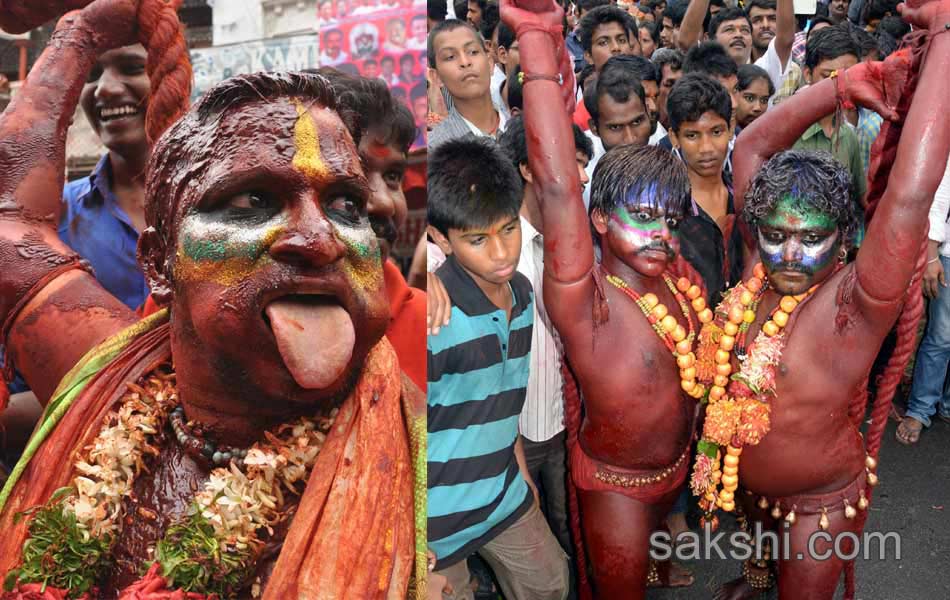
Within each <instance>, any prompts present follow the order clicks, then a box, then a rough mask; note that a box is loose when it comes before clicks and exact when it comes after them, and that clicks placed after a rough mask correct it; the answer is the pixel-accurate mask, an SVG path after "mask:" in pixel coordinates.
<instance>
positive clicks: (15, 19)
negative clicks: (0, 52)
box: [0, 0, 92, 33]
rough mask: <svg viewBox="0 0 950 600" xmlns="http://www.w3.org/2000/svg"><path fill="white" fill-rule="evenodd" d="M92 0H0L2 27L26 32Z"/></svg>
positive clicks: (14, 31)
mask: <svg viewBox="0 0 950 600" xmlns="http://www.w3.org/2000/svg"><path fill="white" fill-rule="evenodd" d="M90 2H92V0H46V1H45V2H36V1H31V0H3V1H2V2H0V29H3V30H4V31H5V32H7V33H26V32H27V31H29V30H31V29H33V28H35V27H39V26H40V25H42V24H43V23H46V22H47V21H50V20H51V19H55V18H56V17H59V16H61V15H63V14H65V13H67V12H69V11H71V10H76V9H79V8H82V7H84V6H86V5H87V4H89V3H90Z"/></svg>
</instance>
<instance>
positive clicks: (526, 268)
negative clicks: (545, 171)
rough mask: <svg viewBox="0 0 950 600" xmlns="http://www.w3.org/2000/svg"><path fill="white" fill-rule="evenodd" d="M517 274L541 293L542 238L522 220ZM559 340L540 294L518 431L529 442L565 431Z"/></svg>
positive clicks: (535, 309) (535, 300) (538, 440)
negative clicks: (522, 275)
mask: <svg viewBox="0 0 950 600" xmlns="http://www.w3.org/2000/svg"><path fill="white" fill-rule="evenodd" d="M518 272H519V273H523V274H524V276H525V277H527V278H528V281H530V282H531V286H532V287H534V289H536V290H540V289H541V285H542V283H543V277H544V236H542V235H541V233H540V232H539V231H538V230H537V229H535V228H534V227H533V226H532V225H531V223H529V222H528V220H527V219H525V218H524V217H521V260H519V261H518ZM562 352H563V350H562V348H561V340H560V338H559V337H558V334H557V330H556V329H554V325H553V324H552V323H551V319H550V317H548V313H547V312H546V311H545V310H544V296H543V294H540V293H539V294H536V296H535V299H534V332H533V333H532V334H531V374H530V375H529V376H528V389H527V393H526V395H525V402H524V409H523V410H522V411H521V419H520V420H519V422H518V429H519V430H520V431H521V436H522V437H524V438H525V439H527V440H530V441H532V442H546V441H548V440H549V439H551V438H553V437H554V436H556V435H557V434H559V433H561V432H562V431H564V395H563V387H564V378H563V377H562V376H561V355H562Z"/></svg>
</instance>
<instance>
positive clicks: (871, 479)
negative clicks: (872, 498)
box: [868, 473, 880, 487]
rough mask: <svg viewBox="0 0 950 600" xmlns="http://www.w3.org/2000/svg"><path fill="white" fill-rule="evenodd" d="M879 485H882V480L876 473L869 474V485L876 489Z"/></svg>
mask: <svg viewBox="0 0 950 600" xmlns="http://www.w3.org/2000/svg"><path fill="white" fill-rule="evenodd" d="M878 483H880V480H879V479H878V477H877V475H876V474H874V473H868V485H869V486H871V487H874V486H876V485H877V484H878Z"/></svg>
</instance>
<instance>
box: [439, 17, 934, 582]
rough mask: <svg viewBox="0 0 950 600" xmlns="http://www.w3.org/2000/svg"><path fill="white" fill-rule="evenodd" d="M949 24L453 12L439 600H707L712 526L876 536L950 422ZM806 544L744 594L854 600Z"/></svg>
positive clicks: (442, 62)
mask: <svg viewBox="0 0 950 600" xmlns="http://www.w3.org/2000/svg"><path fill="white" fill-rule="evenodd" d="M938 5H939V6H940V7H942V6H944V5H943V4H941V3H939V2H935V3H931V4H927V3H925V7H927V6H929V8H925V9H920V8H908V7H906V6H902V7H901V8H900V9H899V8H898V2H897V1H896V0H865V1H862V0H851V1H850V2H849V1H848V0H830V1H829V2H821V1H819V2H818V3H817V4H815V5H814V6H815V8H814V9H813V12H812V13H811V14H800V13H797V12H796V6H797V5H796V4H795V3H793V2H792V0H749V1H747V2H745V3H742V2H740V3H739V5H736V4H735V3H734V2H732V1H730V0H679V1H674V0H641V1H640V2H639V3H636V2H629V3H628V2H623V1H619V2H614V1H613V0H578V1H572V0H555V1H552V2H543V1H531V0H527V1H526V0H504V1H502V2H500V5H499V4H496V3H494V2H493V1H491V0H467V1H466V0H459V1H456V2H454V4H453V3H449V2H446V1H445V0H430V1H429V8H428V10H429V13H428V16H429V35H428V47H427V54H428V65H429V118H428V127H429V138H428V141H429V162H428V173H429V175H428V235H429V249H428V266H429V276H428V293H429V316H428V319H429V323H428V326H429V336H428V342H427V344H428V372H427V378H428V394H427V398H428V431H429V436H428V488H429V496H428V498H429V506H428V515H429V516H428V549H429V556H430V569H431V570H432V571H433V574H432V575H431V576H430V591H431V590H432V589H433V588H436V587H438V588H441V589H442V592H443V596H442V597H443V598H453V599H465V598H473V597H474V598H479V597H493V596H482V595H481V594H484V593H486V590H492V589H493V586H494V583H493V581H497V584H498V586H500V591H501V593H502V594H503V596H504V597H505V598H509V599H514V598H517V599H522V598H530V599H562V598H568V597H569V598H574V597H581V598H590V597H591V594H593V597H595V598H605V599H606V598H642V597H644V594H645V590H646V589H647V588H648V587H678V586H689V585H691V584H692V582H693V577H692V575H691V574H690V573H689V572H688V570H686V569H685V568H684V567H683V566H682V565H679V564H677V563H676V562H671V561H668V560H665V561H664V560H654V559H653V558H652V557H651V555H650V553H649V549H650V548H649V546H650V543H649V542H650V536H651V535H652V534H654V533H656V532H657V531H668V532H669V533H670V534H671V537H672V538H673V539H674V540H675V538H676V536H677V535H678V534H681V533H683V532H684V531H686V530H687V529H688V528H690V526H692V527H694V528H695V527H697V525H698V524H697V523H696V522H695V521H693V520H692V519H690V521H687V519H686V515H687V514H689V513H695V514H696V515H697V516H699V517H700V522H699V525H704V526H707V527H712V528H715V527H716V526H717V525H718V521H719V514H721V513H723V512H724V513H733V514H736V515H737V517H738V522H739V524H740V525H741V526H742V527H743V528H749V529H751V528H752V526H753V525H754V524H756V523H761V524H762V526H763V527H765V528H766V529H773V530H776V531H778V530H780V526H784V527H785V528H786V529H790V530H791V538H790V539H789V540H787V541H784V542H783V544H787V545H788V546H789V547H788V548H785V550H786V551H787V550H789V549H790V550H791V551H792V552H791V554H792V555H793V556H794V554H795V550H798V549H804V545H805V541H806V539H807V537H808V536H809V535H810V534H812V533H814V532H816V531H825V532H830V533H831V534H833V535H838V534H842V533H847V532H851V533H854V532H857V533H860V531H861V530H862V528H863V527H864V523H865V519H866V515H867V510H868V505H869V503H870V502H871V499H872V490H873V488H874V486H876V485H877V483H878V477H877V474H876V469H877V461H878V451H879V449H880V444H881V438H882V436H883V434H884V427H885V424H886V421H887V418H888V416H889V415H890V416H892V417H895V418H896V419H898V420H900V421H901V422H900V425H899V427H898V428H897V434H896V435H897V439H898V441H900V442H902V443H904V444H913V443H915V442H916V441H917V440H918V438H919V436H920V433H921V430H922V428H923V427H926V426H929V425H930V423H931V419H934V418H937V417H939V418H941V419H943V420H948V417H950V402H948V395H947V392H946V387H945V385H944V383H945V379H946V374H947V367H948V362H950V340H948V331H950V328H948V327H947V323H948V319H950V311H948V309H947V306H948V304H947V303H948V302H950V292H948V291H947V289H946V288H947V283H946V279H945V275H944V273H945V269H946V268H947V267H948V266H950V263H948V262H947V261H948V260H950V249H945V248H946V247H947V245H946V244H945V241H946V239H947V235H948V234H947V231H948V230H947V227H948V224H950V215H948V204H947V203H948V201H950V170H946V172H945V165H946V164H947V157H948V154H950V136H948V135H947V132H946V131H943V130H940V129H939V128H937V129H936V130H934V129H928V126H927V125H926V123H925V121H926V119H928V118H937V117H936V115H939V114H941V113H940V111H941V110H943V109H942V108H937V106H936V103H939V104H940V105H941V106H943V105H944V104H946V98H945V96H946V94H947V91H948V90H947V84H946V81H945V77H944V76H943V75H942V74H941V69H944V68H946V67H947V66H948V62H950V55H948V46H947V42H946V41H945V40H944V41H942V40H941V37H942V36H938V35H936V34H937V33H939V32H941V31H942V30H943V28H944V25H945V23H944V22H943V20H941V19H943V17H940V16H937V15H938V14H942V10H943V9H942V8H938ZM931 9H933V10H931ZM921 10H923V12H921ZM947 27H950V24H947ZM911 73H912V74H911ZM912 98H913V102H911V99H912ZM927 115H929V117H928V116H927ZM935 131H939V133H935ZM925 132H927V133H926V134H925ZM931 135H932V136H933V137H927V136H931ZM938 184H939V185H938ZM926 240H929V242H926V244H925V241H926ZM924 246H926V247H924ZM921 290H922V294H923V296H924V297H926V298H927V299H928V300H929V312H928V320H927V328H926V331H925V333H924V335H923V341H922V342H920V349H919V351H916V367H915V369H914V371H913V373H914V374H913V380H912V383H913V385H912V389H911V391H910V396H909V400H908V402H907V407H906V409H905V408H904V407H903V406H902V402H901V401H900V400H901V398H898V399H897V401H895V402H894V403H893V405H892V398H893V397H894V392H895V389H896V388H898V387H900V385H901V383H905V382H903V381H902V375H903V371H904V369H905V367H906V366H907V364H908V361H909V360H910V359H911V358H912V357H913V355H914V354H915V350H916V346H917V323H918V321H919V319H920V316H921V313H922V312H923V301H922V300H921ZM793 332H794V335H793ZM869 375H870V377H869ZM869 381H870V383H869ZM866 417H867V418H868V419H869V421H870V423H871V424H870V425H869V426H868V427H866V428H864V429H862V427H863V426H862V423H863V422H864V420H865V418H866ZM740 458H741V464H742V468H741V470H740V468H739V465H740ZM740 473H741V483H740ZM898 484H899V482H898ZM796 522H797V523H798V525H795V523H796ZM778 545H779V544H775V545H774V546H775V547H768V546H766V547H765V548H762V547H759V548H758V549H757V550H758V551H757V553H756V554H755V555H754V556H753V557H752V558H750V559H749V560H746V561H744V563H743V564H742V565H741V574H742V576H741V577H740V578H738V579H736V580H735V581H731V582H729V583H726V582H722V583H723V587H722V589H721V590H720V591H719V593H718V595H717V596H716V597H717V598H751V597H757V594H759V593H760V592H761V591H763V590H765V589H768V588H771V587H773V586H777V588H778V593H779V597H780V598H783V599H785V598H789V599H792V598H803V597H808V598H829V599H830V598H832V597H834V594H835V590H836V589H837V588H838V585H839V582H840V580H841V579H842V578H843V579H844V588H845V597H846V598H853V597H854V585H855V583H854V573H853V563H852V562H849V561H847V560H843V559H837V558H835V559H832V560H830V561H826V562H817V561H815V560H810V559H809V558H808V557H806V558H805V559H804V560H797V561H796V560H788V554H784V555H781V553H780V552H779V550H780V549H779V548H778V547H777V546H778ZM737 570H739V566H738V565H737ZM490 573H491V574H493V576H494V580H493V579H492V575H491V574H490ZM433 597H436V598H437V597H438V596H437V595H435V596H433Z"/></svg>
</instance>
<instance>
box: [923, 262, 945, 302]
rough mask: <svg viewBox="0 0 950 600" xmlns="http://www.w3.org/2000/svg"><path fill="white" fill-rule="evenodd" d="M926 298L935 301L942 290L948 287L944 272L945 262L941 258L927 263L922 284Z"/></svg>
mask: <svg viewBox="0 0 950 600" xmlns="http://www.w3.org/2000/svg"><path fill="white" fill-rule="evenodd" d="M922 285H923V290H924V296H925V297H927V298H930V299H931V300H933V299H934V298H936V297H937V294H939V293H940V288H942V287H947V279H946V276H945V274H944V272H943V262H942V261H941V260H940V257H937V260H935V261H933V262H929V263H927V266H926V267H924V279H923V282H922Z"/></svg>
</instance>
